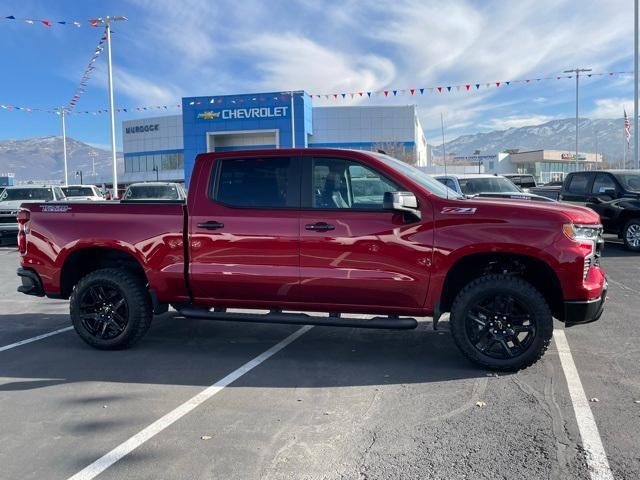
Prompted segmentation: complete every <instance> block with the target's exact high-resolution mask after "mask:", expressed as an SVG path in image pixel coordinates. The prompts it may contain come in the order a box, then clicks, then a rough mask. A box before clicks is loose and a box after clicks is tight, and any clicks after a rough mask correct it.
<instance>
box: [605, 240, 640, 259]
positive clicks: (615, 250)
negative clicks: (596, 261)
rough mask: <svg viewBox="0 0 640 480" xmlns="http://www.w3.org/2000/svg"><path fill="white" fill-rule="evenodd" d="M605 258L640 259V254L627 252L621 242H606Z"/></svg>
mask: <svg viewBox="0 0 640 480" xmlns="http://www.w3.org/2000/svg"><path fill="white" fill-rule="evenodd" d="M602 256H603V257H605V258H606V257H612V258H615V257H634V258H640V253H638V252H632V251H630V250H627V249H626V247H625V246H624V244H623V243H622V242H621V241H618V242H613V241H609V240H606V241H605V244H604V252H603V254H602Z"/></svg>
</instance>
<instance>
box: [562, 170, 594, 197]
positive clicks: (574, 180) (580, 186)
mask: <svg viewBox="0 0 640 480" xmlns="http://www.w3.org/2000/svg"><path fill="white" fill-rule="evenodd" d="M588 185H589V174H588V173H576V174H575V175H573V176H572V177H571V180H569V185H568V187H567V190H568V191H569V192H571V193H583V194H584V193H587V186H588Z"/></svg>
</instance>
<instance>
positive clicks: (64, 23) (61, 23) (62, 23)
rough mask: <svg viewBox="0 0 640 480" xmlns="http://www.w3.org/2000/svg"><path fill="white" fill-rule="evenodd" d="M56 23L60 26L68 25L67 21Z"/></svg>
mask: <svg viewBox="0 0 640 480" xmlns="http://www.w3.org/2000/svg"><path fill="white" fill-rule="evenodd" d="M56 23H59V24H60V25H66V24H67V22H65V21H61V22H56Z"/></svg>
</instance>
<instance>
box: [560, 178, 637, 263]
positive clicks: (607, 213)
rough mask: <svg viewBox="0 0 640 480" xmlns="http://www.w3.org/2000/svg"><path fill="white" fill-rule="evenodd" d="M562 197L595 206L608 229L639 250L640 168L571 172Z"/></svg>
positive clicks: (633, 249)
mask: <svg viewBox="0 0 640 480" xmlns="http://www.w3.org/2000/svg"><path fill="white" fill-rule="evenodd" d="M560 200H562V201H564V202H570V203H574V204H577V205H586V206H587V207H589V208H591V209H593V210H595V211H596V212H597V213H598V215H600V219H601V222H602V226H603V227H604V231H605V233H613V234H616V235H618V237H619V238H621V239H622V240H623V241H624V244H625V246H626V247H627V249H629V250H631V251H634V252H640V171H639V170H602V171H589V172H574V173H569V174H568V175H567V176H566V178H565V180H564V182H563V184H562V188H561V189H560Z"/></svg>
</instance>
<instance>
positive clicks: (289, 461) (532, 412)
mask: <svg viewBox="0 0 640 480" xmlns="http://www.w3.org/2000/svg"><path fill="white" fill-rule="evenodd" d="M17 265H18V255H17V253H16V252H15V251H14V249H12V248H2V249H0V424H2V426H3V428H2V433H1V434H0V435H1V437H0V440H1V442H0V445H2V447H1V448H0V465H1V467H0V478H7V479H14V478H21V479H29V478H39V479H40V478H47V479H65V478H70V477H73V476H74V475H76V474H79V473H81V474H80V475H78V476H76V477H75V478H94V477H95V476H96V474H99V475H98V477H97V478H100V479H117V478H149V479H151V478H153V479H157V478H171V479H174V478H175V479H183V478H184V479H194V478H207V479H210V478H225V479H228V478H242V479H244V478H272V479H281V478H282V479H284V478H305V479H321V478H322V479H324V478H327V479H333V478H345V479H351V478H370V479H373V478H376V479H378V478H389V479H395V478H416V479H417V478H442V479H450V478H473V479H478V478H486V479H490V478H491V479H495V478H509V479H520V478H522V479H524V478H526V479H538V478H589V467H588V460H589V459H588V458H587V457H588V455H589V453H590V452H585V451H584V449H583V447H582V445H583V442H582V438H581V435H580V432H579V427H578V422H577V420H576V415H575V413H574V403H575V399H572V397H571V395H570V393H569V390H568V387H567V380H566V377H565V371H564V370H563V367H562V365H561V362H560V359H559V355H558V348H557V343H556V342H554V343H553V344H552V347H551V349H550V351H549V352H548V353H547V354H546V356H545V357H544V359H543V360H542V361H541V362H539V363H538V364H536V365H534V366H533V367H531V368H529V369H527V370H525V371H522V372H519V373H518V374H500V375H494V374H491V373H489V372H487V371H485V370H481V369H478V368H477V367H475V366H474V365H472V364H470V363H469V362H467V361H466V360H465V359H464V358H463V357H462V356H461V355H460V354H459V353H458V350H457V349H456V348H455V346H454V345H453V342H452V340H451V338H450V337H449V334H448V332H447V331H446V322H443V323H444V325H443V327H444V328H443V331H436V332H434V331H432V329H431V324H430V323H429V322H425V323H422V324H421V325H420V327H419V328H418V330H416V331H407V332H395V331H393V332H388V331H366V330H356V329H340V328H325V327H314V328H312V329H308V330H304V331H300V327H293V326H273V325H259V324H233V323H229V322H209V321H196V320H188V319H184V318H181V317H179V316H178V315H177V314H176V313H175V312H171V313H168V314H166V315H163V316H160V317H157V318H156V319H155V321H154V324H153V326H152V328H151V330H150V332H149V334H148V335H147V336H146V337H145V339H144V340H143V341H142V342H141V343H140V344H139V345H137V346H136V347H134V348H133V349H131V350H126V351H120V352H102V351H97V350H93V349H91V348H90V347H88V346H87V345H85V344H84V343H83V342H81V341H80V339H79V338H77V336H76V335H75V333H74V332H73V331H69V330H64V331H62V332H59V333H56V334H54V335H52V336H49V337H46V338H42V339H39V340H36V341H33V342H31V343H26V344H21V345H16V343H17V342H21V341H23V340H26V339H32V338H34V337H38V336H40V335H43V334H46V333H48V332H57V331H58V330H61V329H65V328H67V327H68V326H69V319H68V305H67V303H66V302H63V301H55V300H48V299H38V298H31V297H27V296H24V295H21V294H18V293H16V292H15V287H16V284H17V277H15V269H16V268H17ZM603 265H604V267H605V269H606V270H607V273H608V275H609V282H610V291H609V303H608V305H607V309H606V311H605V314H604V316H603V318H602V319H601V320H600V321H599V322H596V323H594V324H590V325H585V326H581V327H575V328H571V329H568V330H566V332H565V333H566V338H567V341H568V344H569V347H570V353H571V358H572V359H573V360H574V362H575V365H576V367H577V371H578V374H579V376H580V379H581V382H582V387H583V389H584V394H585V395H586V398H587V399H589V400H593V401H589V402H588V406H589V407H590V411H591V412H592V414H593V418H594V419H595V423H596V424H597V427H598V431H599V436H598V440H601V441H602V445H603V446H604V450H605V452H606V455H607V458H608V462H609V465H610V468H611V472H612V474H613V477H614V478H617V479H623V478H624V479H633V478H640V448H638V439H637V432H638V430H639V428H640V402H638V403H636V401H639V400H640V368H638V365H640V348H639V347H638V343H637V329H638V317H639V316H638V311H640V276H639V275H638V271H639V268H638V267H639V266H640V257H638V256H637V255H634V254H630V253H628V252H626V251H625V250H623V249H622V247H621V246H620V245H619V244H618V243H617V242H608V243H607V246H606V248H605V256H604V258H603ZM556 327H557V328H562V325H561V324H557V325H556ZM303 328H305V327H303ZM296 332H297V335H298V336H297V337H291V335H292V334H296ZM283 341H285V343H281V342H283ZM3 347H5V348H4V350H3ZM6 347H10V348H6ZM274 347H276V348H274ZM265 352H268V355H264V354H265ZM256 358H257V361H255V362H253V363H252V364H250V365H249V366H250V367H252V368H251V369H249V368H248V367H245V368H244V369H242V370H240V371H239V370H238V369H241V368H242V367H243V366H246V365H247V362H251V361H252V360H254V359H256ZM229 374H232V375H233V377H231V379H229V377H227V376H228V375H229ZM236 377H237V378H236ZM225 378H226V379H227V380H224V379H225ZM230 380H233V381H230ZM211 386H214V387H213V388H209V387H211ZM222 387H224V388H222ZM203 391H204V392H205V395H204V397H202V396H198V395H199V394H201V392H203ZM595 399H597V401H595ZM190 400H191V403H188V404H186V406H184V405H185V402H187V401H190ZM181 406H184V408H182V407H181ZM178 407H181V408H182V410H180V411H176V408H178ZM168 413H172V414H174V416H173V417H171V418H167V417H165V416H166V415H167V414H168ZM159 420H161V421H160V423H157V422H158V421H159ZM154 422H156V423H154ZM149 426H153V430H152V432H151V433H152V435H151V436H149V435H147V436H145V435H144V434H142V435H141V432H145V429H146V428H147V427H149ZM146 432H149V430H146ZM129 439H131V442H130V443H127V444H124V442H127V440H129ZM123 444H124V445H123ZM132 447H133V448H132ZM114 449H116V451H115V453H113V454H112V456H110V457H107V458H104V457H103V456H105V455H106V454H108V453H109V452H112V451H114ZM99 459H102V460H100V461H99V463H98V464H95V463H94V462H95V461H96V460H99ZM114 460H117V461H115V462H114ZM90 465H93V466H92V467H91V468H90V469H87V467H89V466H90ZM100 472H101V473H100ZM601 473H602V475H604V476H600V477H595V478H608V477H607V476H606V475H607V474H608V470H604V471H603V472H601Z"/></svg>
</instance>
